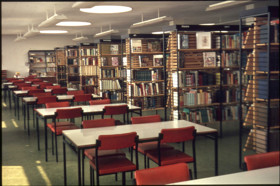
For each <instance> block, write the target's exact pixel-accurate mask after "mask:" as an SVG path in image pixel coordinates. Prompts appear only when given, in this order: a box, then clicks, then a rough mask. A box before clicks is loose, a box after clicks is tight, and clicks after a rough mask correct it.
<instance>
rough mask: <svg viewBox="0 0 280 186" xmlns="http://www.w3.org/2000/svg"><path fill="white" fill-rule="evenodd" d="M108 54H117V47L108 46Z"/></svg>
mask: <svg viewBox="0 0 280 186" xmlns="http://www.w3.org/2000/svg"><path fill="white" fill-rule="evenodd" d="M110 52H111V54H118V53H119V45H110Z"/></svg>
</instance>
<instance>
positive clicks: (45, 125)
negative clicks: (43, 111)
mask: <svg viewBox="0 0 280 186" xmlns="http://www.w3.org/2000/svg"><path fill="white" fill-rule="evenodd" d="M44 128H45V156H46V161H48V134H47V119H46V118H44Z"/></svg>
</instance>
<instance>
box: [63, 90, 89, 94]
mask: <svg viewBox="0 0 280 186" xmlns="http://www.w3.org/2000/svg"><path fill="white" fill-rule="evenodd" d="M77 94H85V92H84V91H83V90H74V91H67V95H77Z"/></svg>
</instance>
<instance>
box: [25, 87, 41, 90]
mask: <svg viewBox="0 0 280 186" xmlns="http://www.w3.org/2000/svg"><path fill="white" fill-rule="evenodd" d="M21 90H28V91H29V90H38V88H37V87H22V88H21Z"/></svg>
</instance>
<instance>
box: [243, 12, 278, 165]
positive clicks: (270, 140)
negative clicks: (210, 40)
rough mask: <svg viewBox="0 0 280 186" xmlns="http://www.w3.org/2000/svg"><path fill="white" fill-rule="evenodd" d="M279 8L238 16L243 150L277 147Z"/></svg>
mask: <svg viewBox="0 0 280 186" xmlns="http://www.w3.org/2000/svg"><path fill="white" fill-rule="evenodd" d="M278 13H279V7H263V8H259V9H253V10H248V11H244V12H243V13H242V14H241V19H240V27H241V29H240V34H241V35H242V37H241V43H242V47H241V48H240V54H241V57H240V58H241V61H242V63H241V68H240V74H241V75H242V76H241V77H242V81H241V82H242V83H241V85H240V87H241V89H242V91H241V93H240V97H241V101H240V108H242V110H241V112H240V118H241V119H240V135H241V136H242V134H243V133H244V132H247V131H248V132H247V134H246V136H247V140H246V142H245V143H244V144H245V145H244V144H243V143H242V141H241V139H242V138H241V137H240V165H241V164H242V159H243V158H242V152H243V151H250V150H253V151H255V152H256V153H263V152H269V151H275V150H279V128H280V124H279V14H278Z"/></svg>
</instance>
